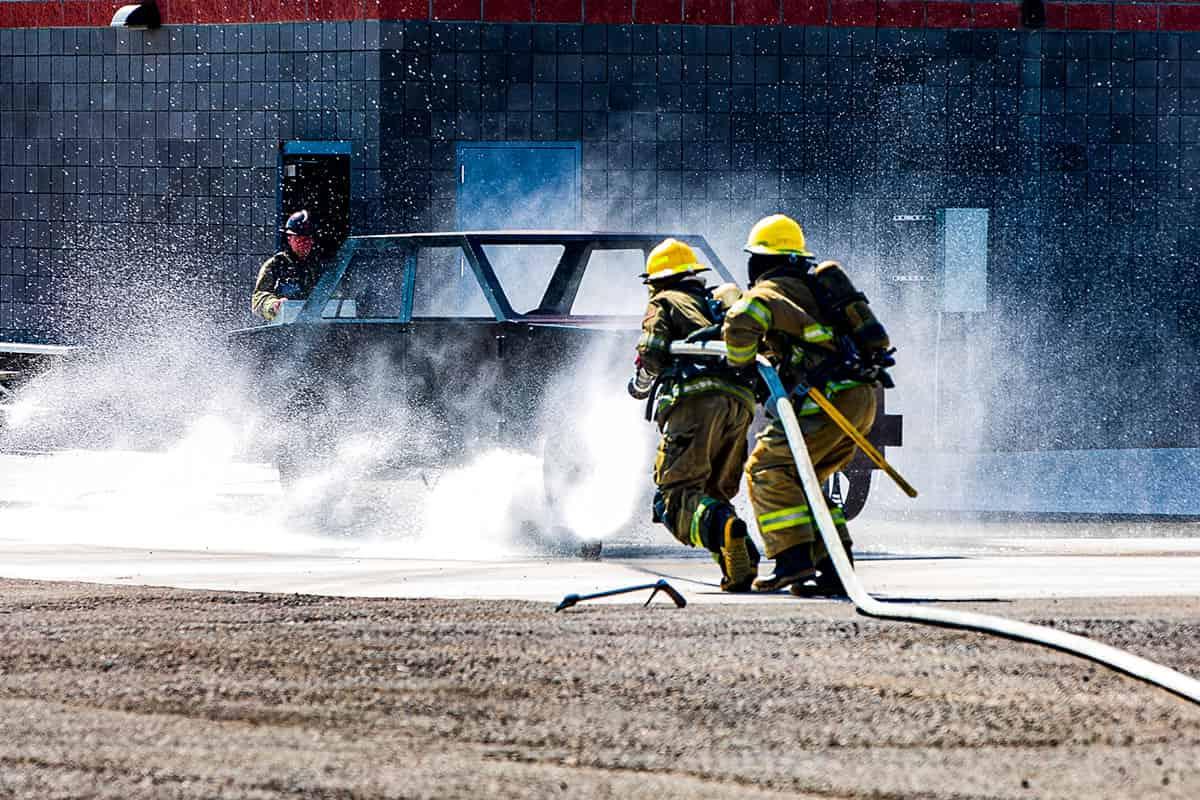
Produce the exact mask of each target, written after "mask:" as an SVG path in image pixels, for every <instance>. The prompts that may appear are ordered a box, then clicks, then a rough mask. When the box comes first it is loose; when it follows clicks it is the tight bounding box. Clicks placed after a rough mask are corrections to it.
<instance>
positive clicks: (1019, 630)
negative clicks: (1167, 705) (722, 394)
mask: <svg viewBox="0 0 1200 800" xmlns="http://www.w3.org/2000/svg"><path fill="white" fill-rule="evenodd" d="M671 352H672V353H673V354H674V355H680V356H707V357H720V358H723V357H724V356H725V345H724V343H722V342H703V343H696V344H689V343H683V342H677V343H675V344H672V345H671ZM758 371H759V373H760V374H761V375H762V378H763V380H764V381H765V382H766V384H767V388H768V389H769V390H770V392H771V402H772V403H773V404H774V411H775V415H776V416H777V417H778V418H779V421H780V422H781V423H782V424H783V430H784V432H785V433H786V434H787V441H788V446H789V447H790V448H791V450H792V457H793V458H794V459H795V461H796V471H797V472H798V473H799V475H800V483H801V485H802V486H803V488H804V494H805V495H806V496H807V497H808V501H809V505H810V506H811V507H812V512H813V517H814V519H815V520H816V522H817V530H818V531H819V532H820V534H821V539H822V540H823V541H824V542H825V549H826V550H828V551H829V556H830V558H832V559H833V566H834V569H835V570H836V571H837V574H838V577H839V578H841V580H842V585H844V586H845V587H846V594H848V595H849V596H850V599H851V600H852V601H853V602H854V607H855V608H856V609H857V610H858V612H859V613H860V614H863V615H864V616H868V617H877V618H879V619H894V620H902V621H905V622H921V623H925V624H928V625H938V626H941V627H945V628H959V629H962V630H971V631H978V632H980V633H990V634H994V635H996V636H1003V637H1005V638H1008V639H1015V640H1017V641H1021V642H1031V643H1033V644H1040V645H1045V646H1046V647H1052V648H1054V649H1056V650H1062V651H1063V652H1066V653H1071V654H1073V655H1077V656H1082V657H1083V658H1087V659H1091V660H1092V661H1095V662H1097V663H1100V664H1103V665H1104V666H1106V667H1110V668H1112V669H1114V670H1116V671H1118V672H1123V673H1125V674H1126V675H1131V676H1133V677H1134V678H1139V679H1141V680H1143V681H1146V682H1147V683H1152V684H1154V685H1156V686H1161V687H1162V688H1164V689H1166V690H1167V691H1169V692H1173V693H1174V694H1177V695H1179V696H1180V697H1183V698H1185V699H1187V700H1191V701H1192V702H1193V703H1197V704H1200V681H1197V680H1196V679H1195V678H1190V677H1188V676H1187V675H1184V674H1183V673H1180V672H1176V671H1175V670H1173V669H1170V668H1169V667H1164V666H1163V665H1162V664H1156V663H1154V662H1153V661H1148V660H1146V659H1144V658H1140V657H1138V656H1135V655H1133V654H1132V653H1128V652H1126V651H1124V650H1120V649H1118V648H1116V647H1110V646H1109V645H1106V644H1101V643H1100V642H1094V641H1092V640H1091V639H1087V638H1085V637H1083V636H1077V635H1075V634H1073V633H1065V632H1064V631H1059V630H1055V629H1053V628H1046V627H1043V626H1041V625H1032V624H1030V623H1028V622H1018V621H1016V620H1010V619H1004V618H1003V617H993V616H990V615H987V614H974V613H970V612H963V611H950V610H949V609H944V608H935V607H930V606H919V605H916V604H913V603H882V602H880V601H878V600H876V599H875V598H874V597H872V596H871V595H869V594H867V590H866V589H865V588H864V587H863V585H862V583H861V582H860V581H859V580H858V575H857V574H855V572H854V568H853V567H852V566H851V565H850V558H849V556H847V555H846V551H845V549H844V548H843V547H842V540H841V539H840V538H839V537H838V534H837V529H836V527H835V526H834V523H833V517H832V516H831V515H830V513H829V508H828V506H826V505H825V499H824V498H825V495H824V493H823V492H822V491H821V482H820V481H819V480H817V473H816V470H815V469H813V464H812V459H810V458H809V455H808V448H807V446H806V445H805V444H804V436H803V434H801V432H800V424H799V423H798V422H797V421H796V412H795V410H794V409H793V408H792V403H791V400H790V399H789V398H788V395H787V392H786V391H785V390H784V387H783V383H782V382H781V381H780V380H779V374H778V373H777V372H775V369H774V367H772V366H771V363H770V362H769V361H767V360H766V358H764V357H763V356H761V355H760V356H758Z"/></svg>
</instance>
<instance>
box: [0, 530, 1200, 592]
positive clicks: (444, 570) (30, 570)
mask: <svg viewBox="0 0 1200 800" xmlns="http://www.w3.org/2000/svg"><path fill="white" fill-rule="evenodd" d="M859 574H860V576H861V577H862V580H863V582H864V583H865V584H866V586H867V587H868V589H869V590H870V591H871V592H872V593H873V594H876V595H877V596H879V597H880V598H887V599H896V600H917V601H935V600H938V601H965V600H1014V599H1018V598H1056V597H1091V596H1104V597H1131V596H1160V597H1169V596H1178V595H1200V556H1126V557H1122V558H1119V559H1116V558H1111V557H1106V556H979V557H964V558H956V557H922V556H913V557H880V558H870V557H867V558H864V559H862V560H860V562H859ZM0 575H3V577H7V578H24V579H32V580H63V581H85V582H95V583H111V584H129V585H145V586H171V587H176V588H187V589H221V590H233V591H247V592H285V593H303V594H324V595H335V596H358V597H435V598H484V599H512V600H534V601H543V602H558V601H559V600H561V599H562V598H563V596H564V595H567V594H570V593H579V594H584V593H590V592H597V591H603V590H607V589H612V588H616V587H620V586H629V585H634V584H642V583H653V582H654V581H656V580H658V579H659V578H666V579H667V580H668V581H670V582H671V583H672V585H673V586H675V588H677V589H678V590H679V591H681V592H682V593H683V594H684V596H685V597H686V598H687V599H688V601H689V602H693V603H713V602H718V603H750V602H759V603H762V602H781V601H786V602H801V601H796V600H795V599H794V598H791V597H790V596H788V595H786V594H784V593H780V594H778V595H770V596H762V595H728V594H723V593H721V592H720V591H718V590H717V587H716V578H717V571H716V567H715V566H714V565H713V564H712V562H711V561H709V560H707V559H704V558H690V557H681V558H644V559H643V558H622V559H619V560H601V561H598V562H592V561H581V560H573V559H542V560H536V559H523V560H504V561H451V560H430V559H404V558H383V557H356V556H344V555H312V554H302V555H287V554H279V553H270V554H255V553H229V552H224V553H223V552H213V551H210V552H195V551H167V550H153V551H151V550H137V549H127V548H103V547H95V546H84V545H76V546H63V545H52V546H39V545H36V544H31V543H28V542H13V541H0ZM647 595H648V593H645V592H643V593H640V594H636V595H633V594H631V595H623V596H620V597H616V598H612V599H610V600H606V601H605V602H626V603H635V602H644V601H645V599H646V597H647ZM660 602H667V600H666V598H663V599H662V600H661V601H660Z"/></svg>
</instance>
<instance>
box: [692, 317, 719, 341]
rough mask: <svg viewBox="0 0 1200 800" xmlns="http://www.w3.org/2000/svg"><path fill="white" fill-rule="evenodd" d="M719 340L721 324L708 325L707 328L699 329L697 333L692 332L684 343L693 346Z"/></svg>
mask: <svg viewBox="0 0 1200 800" xmlns="http://www.w3.org/2000/svg"><path fill="white" fill-rule="evenodd" d="M720 338H721V323H719V322H718V323H717V324H715V325H709V326H708V327H707V328H701V329H700V330H698V331H692V332H691V333H689V334H688V337H687V338H686V339H684V341H685V342H690V343H692V344H695V343H696V342H712V341H715V340H717V339H720Z"/></svg>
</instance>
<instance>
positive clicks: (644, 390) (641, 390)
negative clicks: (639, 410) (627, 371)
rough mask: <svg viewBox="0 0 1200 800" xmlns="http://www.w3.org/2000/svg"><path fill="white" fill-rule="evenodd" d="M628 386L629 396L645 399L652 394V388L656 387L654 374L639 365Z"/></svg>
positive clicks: (635, 398)
mask: <svg viewBox="0 0 1200 800" xmlns="http://www.w3.org/2000/svg"><path fill="white" fill-rule="evenodd" d="M626 388H627V389H628V390H629V396H630V397H632V398H633V399H634V400H645V399H646V398H647V397H649V396H650V390H651V389H652V388H654V376H653V375H651V374H650V373H649V372H647V371H646V370H644V369H642V368H641V367H638V370H637V372H635V373H634V374H633V377H632V378H630V379H629V385H628V386H626Z"/></svg>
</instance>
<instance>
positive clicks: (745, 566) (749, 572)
mask: <svg viewBox="0 0 1200 800" xmlns="http://www.w3.org/2000/svg"><path fill="white" fill-rule="evenodd" d="M724 533H725V537H724V538H725V541H724V542H723V543H722V545H721V552H720V553H719V554H718V555H717V559H718V560H719V561H720V563H721V591H722V592H748V591H750V588H751V585H752V584H753V583H754V579H755V578H757V577H758V562H759V555H758V548H757V547H755V545H754V540H753V539H751V538H750V536H749V535H748V533H747V532H746V523H744V522H742V521H741V520H740V519H738V518H737V517H734V518H733V519H731V520H729V521H728V522H727V523H726V525H725V531H724Z"/></svg>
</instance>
